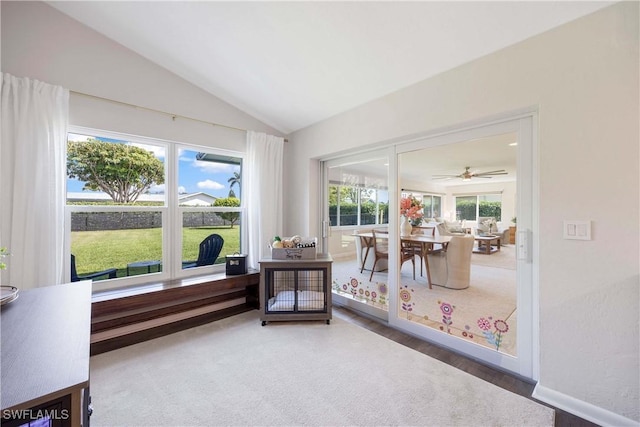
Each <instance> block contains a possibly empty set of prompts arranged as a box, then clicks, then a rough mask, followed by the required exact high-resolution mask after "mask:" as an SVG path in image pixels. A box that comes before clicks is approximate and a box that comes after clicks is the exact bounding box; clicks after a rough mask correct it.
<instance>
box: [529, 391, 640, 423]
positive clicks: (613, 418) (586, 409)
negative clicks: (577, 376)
mask: <svg viewBox="0 0 640 427" xmlns="http://www.w3.org/2000/svg"><path fill="white" fill-rule="evenodd" d="M531 397H533V398H534V399H537V400H539V401H541V402H544V403H548V404H549V405H551V406H554V407H556V408H558V409H562V410H563V411H566V412H569V413H571V414H573V415H576V416H578V417H580V418H583V419H585V420H588V421H591V422H592V423H596V424H598V425H601V426H615V427H622V426H636V427H637V426H640V423H639V422H638V421H634V420H632V419H630V418H626V417H623V416H622V415H618V414H616V413H614V412H611V411H608V410H606V409H603V408H600V407H598V406H595V405H592V404H590V403H587V402H584V401H582V400H579V399H576V398H575V397H571V396H568V395H566V394H563V393H560V392H558V391H555V390H552V389H550V388H547V387H544V386H541V385H540V384H537V385H536V387H535V388H534V389H533V393H532V395H531Z"/></svg>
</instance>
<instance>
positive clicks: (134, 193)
mask: <svg viewBox="0 0 640 427" xmlns="http://www.w3.org/2000/svg"><path fill="white" fill-rule="evenodd" d="M67 176H68V177H69V178H77V179H79V180H80V181H84V183H85V184H84V187H83V190H93V191H96V190H101V191H104V192H105V193H107V194H108V195H109V196H110V197H111V199H113V201H114V202H116V203H134V202H135V201H136V200H137V199H138V197H140V195H141V194H143V193H145V192H147V191H148V190H149V188H151V186H153V185H157V184H163V183H164V164H163V163H162V162H161V161H160V160H158V159H157V158H156V157H155V156H154V155H153V153H151V152H149V151H147V150H145V149H143V148H140V147H135V146H133V145H126V144H116V143H112V142H104V141H98V140H95V139H89V140H87V141H68V142H67Z"/></svg>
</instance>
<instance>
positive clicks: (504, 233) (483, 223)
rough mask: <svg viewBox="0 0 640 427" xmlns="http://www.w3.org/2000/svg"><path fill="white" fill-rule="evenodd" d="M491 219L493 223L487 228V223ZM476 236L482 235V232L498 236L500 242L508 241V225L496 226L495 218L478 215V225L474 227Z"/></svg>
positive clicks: (505, 242)
mask: <svg viewBox="0 0 640 427" xmlns="http://www.w3.org/2000/svg"><path fill="white" fill-rule="evenodd" d="M490 220H493V225H492V226H491V229H489V225H487V223H488V222H489V221H490ZM475 234H476V235H477V236H482V235H483V234H493V235H494V236H500V242H501V244H507V243H509V227H506V228H502V227H500V226H498V223H497V222H496V220H495V218H494V217H492V216H479V217H478V226H477V227H476V233H475Z"/></svg>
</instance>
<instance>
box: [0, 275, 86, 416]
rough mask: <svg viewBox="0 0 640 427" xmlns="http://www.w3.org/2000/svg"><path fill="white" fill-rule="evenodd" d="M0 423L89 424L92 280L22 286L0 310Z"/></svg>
mask: <svg viewBox="0 0 640 427" xmlns="http://www.w3.org/2000/svg"><path fill="white" fill-rule="evenodd" d="M0 323H1V332H2V350H1V352H2V361H1V364H2V374H1V375H2V378H1V379H2V381H1V387H2V393H1V394H0V396H1V397H0V400H1V404H2V412H1V413H2V425H3V426H5V425H6V426H14V425H23V424H24V423H25V422H28V421H33V420H35V419H42V417H41V415H46V416H48V418H49V419H50V421H51V424H47V425H52V426H73V427H77V426H81V425H82V426H84V427H87V426H88V425H89V416H88V400H89V395H88V392H89V334H90V327H91V281H82V282H75V283H69V284H63V285H55V286H47V287H43V288H37V289H30V290H26V291H21V292H20V295H19V298H18V299H16V300H15V301H13V302H11V303H9V304H6V305H4V306H2V310H0Z"/></svg>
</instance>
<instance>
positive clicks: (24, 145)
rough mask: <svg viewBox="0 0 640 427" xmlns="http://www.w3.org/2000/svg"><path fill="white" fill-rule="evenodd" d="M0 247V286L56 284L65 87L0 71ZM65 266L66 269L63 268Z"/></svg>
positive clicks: (61, 215)
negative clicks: (3, 250) (2, 259)
mask: <svg viewBox="0 0 640 427" xmlns="http://www.w3.org/2000/svg"><path fill="white" fill-rule="evenodd" d="M1 100H2V101H1V104H0V117H1V123H2V124H1V130H0V134H1V136H2V140H1V144H0V201H1V202H0V203H1V205H0V246H5V247H7V248H8V250H9V252H10V253H11V256H10V257H8V258H7V259H6V261H7V269H6V270H4V271H3V272H2V276H1V282H2V283H3V284H7V285H12V286H16V287H18V288H19V289H29V288H35V287H39V286H47V285H54V284H59V283H61V282H62V278H63V268H64V266H68V265H69V262H64V260H63V238H64V224H65V221H64V201H65V196H64V188H65V178H64V177H65V167H66V165H65V163H66V162H65V159H64V153H65V152H66V149H65V146H66V141H67V124H68V116H69V91H68V90H67V89H64V88H62V87H60V86H53V85H50V84H47V83H43V82H40V81H38V80H32V79H29V78H18V77H14V76H12V75H10V74H6V73H2V92H1ZM67 268H68V267H67Z"/></svg>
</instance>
